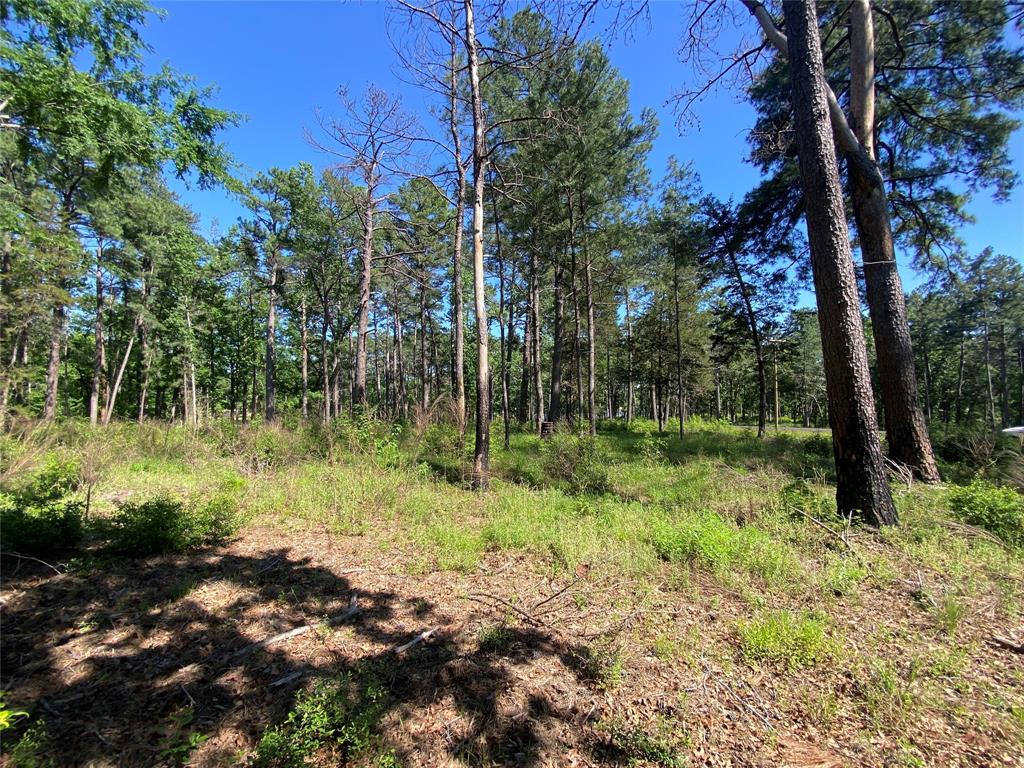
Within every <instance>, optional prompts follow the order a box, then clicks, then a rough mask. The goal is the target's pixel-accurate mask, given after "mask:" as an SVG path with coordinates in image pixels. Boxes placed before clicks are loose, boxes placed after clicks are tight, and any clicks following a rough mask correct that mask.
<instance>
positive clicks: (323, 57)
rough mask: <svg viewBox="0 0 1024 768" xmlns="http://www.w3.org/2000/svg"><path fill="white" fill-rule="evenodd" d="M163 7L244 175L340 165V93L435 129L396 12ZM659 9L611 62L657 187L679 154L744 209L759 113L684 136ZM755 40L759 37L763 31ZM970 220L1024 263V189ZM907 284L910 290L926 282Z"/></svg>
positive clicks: (156, 47)
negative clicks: (355, 94)
mask: <svg viewBox="0 0 1024 768" xmlns="http://www.w3.org/2000/svg"><path fill="white" fill-rule="evenodd" d="M162 7H163V8H164V10H165V12H166V16H165V18H164V19H163V20H162V21H160V20H158V19H155V18H154V19H153V20H152V21H151V22H150V25H149V27H148V29H147V30H146V33H145V38H146V40H147V42H148V43H149V44H150V45H151V46H152V48H153V55H152V59H153V62H154V63H161V62H165V61H166V62H169V63H170V64H171V65H172V66H173V67H174V68H175V69H177V70H178V71H180V72H185V73H189V74H191V75H193V76H195V77H196V79H197V80H198V82H199V83H200V84H216V85H217V86H218V88H219V92H218V94H217V96H216V99H215V104H216V105H217V106H220V107H223V108H225V109H231V110H234V111H236V112H240V113H243V114H244V115H246V116H247V120H246V121H245V122H243V123H242V124H241V125H240V126H238V127H237V128H234V129H232V130H230V131H228V132H227V133H226V134H225V135H224V137H223V138H224V140H225V142H226V144H227V146H228V148H229V149H230V151H231V152H232V154H233V155H234V157H235V158H236V160H237V161H238V162H239V163H240V164H241V166H242V168H243V172H244V173H248V174H252V173H255V172H256V171H259V170H263V169H266V168H270V167H272V166H281V167H287V166H291V165H295V164H296V163H299V162H301V161H309V162H312V163H313V164H314V165H316V166H317V167H324V166H325V165H327V164H329V162H330V159H329V158H328V157H327V156H325V155H323V154H321V153H319V152H318V151H317V150H316V149H314V148H313V147H312V146H310V145H309V144H308V143H307V142H306V140H305V138H304V134H303V131H304V129H310V128H313V127H314V126H315V123H314V116H313V115H314V110H315V109H317V108H320V109H323V110H324V111H325V112H328V113H330V112H331V111H332V110H333V111H335V112H337V96H336V92H337V88H338V86H339V85H341V84H348V85H349V86H350V87H351V88H352V89H353V90H354V91H359V90H361V89H362V87H363V86H364V85H365V84H366V83H368V82H373V83H375V84H377V85H379V86H381V87H383V88H385V89H387V90H392V91H398V92H400V93H401V94H402V96H403V99H404V102H405V106H406V109H407V110H409V111H411V112H413V113H415V114H417V115H419V116H420V119H421V122H422V123H423V124H424V125H430V127H431V128H432V127H433V126H432V124H431V118H430V116H429V115H428V114H427V113H426V107H427V101H426V97H425V96H424V95H423V94H422V93H421V92H420V91H418V90H417V89H416V88H414V87H413V86H410V85H408V84H406V83H404V82H402V81H401V79H400V77H399V72H398V66H399V65H398V59H397V56H396V55H395V53H394V51H393V50H392V47H391V43H390V41H389V39H388V36H387V34H386V29H387V23H388V18H389V13H393V12H391V11H389V9H388V6H387V5H386V4H385V3H384V2H345V3H340V2H326V1H324V2H254V1H249V2H207V1H200V2H168V3H165V4H163V6H162ZM650 7H651V15H650V21H651V23H650V24H649V25H648V24H641V25H640V26H638V27H637V28H636V30H635V31H634V34H633V35H632V36H631V37H630V38H629V39H617V40H615V41H614V42H613V43H612V45H611V47H610V57H611V60H612V63H613V64H614V65H615V66H616V67H617V68H618V69H619V71H620V72H621V73H622V74H623V75H624V76H625V77H626V78H627V79H628V80H629V81H630V83H631V87H632V90H631V100H632V103H633V107H634V109H635V111H636V112H639V110H640V109H641V108H643V107H651V108H653V109H654V110H655V111H656V112H657V114H658V117H659V121H660V131H659V135H658V138H657V140H656V141H655V144H654V150H653V152H652V153H651V156H650V161H649V162H650V165H651V171H652V176H653V178H655V179H657V178H658V177H659V176H660V175H661V173H662V171H663V169H664V168H665V161H666V159H667V158H668V156H669V155H672V154H675V155H677V156H678V157H680V158H681V159H682V160H684V161H691V162H692V163H693V164H694V166H695V167H696V169H697V171H698V172H699V173H700V175H701V179H702V181H703V183H704V186H705V187H706V188H707V189H708V190H709V191H711V192H713V193H715V194H716V195H719V196H722V197H728V196H730V195H732V196H735V197H736V198H739V197H741V196H742V195H743V193H744V192H746V191H747V190H748V189H750V188H751V187H752V186H754V184H755V183H756V182H757V178H758V175H757V172H756V170H755V169H754V168H753V167H751V166H749V165H747V164H745V163H744V162H743V158H744V157H745V156H746V144H745V140H744V136H745V132H746V130H747V129H748V128H749V127H750V126H751V125H752V123H753V111H752V110H751V109H750V108H749V107H748V106H746V105H745V104H743V103H742V97H741V95H740V94H738V93H735V92H730V91H728V90H724V89H723V90H720V91H718V92H716V93H714V94H713V95H712V96H710V97H709V98H707V99H706V100H705V101H704V102H703V103H702V104H701V105H700V107H699V110H698V112H699V115H700V123H699V126H697V127H693V128H690V129H688V130H687V132H686V133H684V134H683V135H680V133H679V131H678V130H677V128H676V116H675V114H674V112H673V108H672V106H671V105H670V104H669V103H668V102H669V100H670V98H671V97H672V95H673V93H675V92H676V91H678V90H679V88H680V87H681V86H682V85H683V84H685V83H687V82H688V81H690V80H692V79H693V78H694V75H693V73H692V71H691V69H690V67H689V65H686V64H683V63H682V62H681V61H680V58H679V54H678V51H679V47H680V41H681V39H682V32H683V26H684V23H685V15H686V14H685V10H686V9H685V7H684V6H683V5H681V4H678V3H675V2H657V1H655V2H652V3H651V6H650ZM604 13H605V16H603V17H602V16H600V15H599V16H598V18H597V20H596V22H595V23H594V24H593V25H592V26H591V27H590V33H591V34H596V33H598V32H599V31H600V30H601V29H603V28H604V25H605V23H606V22H607V12H604ZM392 20H393V17H392ZM745 31H746V32H747V33H750V34H752V33H753V32H754V30H753V28H752V27H751V28H749V29H747V30H745ZM727 42H728V41H724V42H723V46H724V45H726V44H727ZM725 52H727V51H723V53H725ZM1011 155H1012V157H1013V161H1014V167H1015V169H1016V171H1017V172H1018V173H1019V174H1021V175H1022V176H1024V135H1022V133H1021V132H1018V133H1017V134H1016V135H1015V136H1014V137H1013V140H1012V151H1011ZM176 189H178V191H179V192H180V194H181V197H182V199H183V201H184V202H185V203H186V204H188V205H189V206H190V207H191V208H193V210H195V211H196V213H198V214H199V216H200V217H201V221H202V226H203V228H204V231H205V232H207V233H209V232H210V231H211V228H213V230H212V231H214V232H218V231H219V232H223V231H224V230H226V229H227V227H228V226H230V225H231V224H232V223H233V222H234V221H235V220H236V218H237V217H238V216H239V215H240V213H241V209H240V206H239V205H238V203H237V201H235V200H233V199H232V198H231V197H230V196H229V195H227V194H226V193H225V192H223V191H221V190H210V191H201V190H197V189H187V188H185V187H183V186H181V185H176ZM970 211H971V213H972V214H974V216H975V217H976V218H977V220H978V221H977V224H975V225H973V226H971V227H970V228H968V229H967V230H966V231H965V232H964V233H963V235H964V237H965V239H966V240H967V243H968V245H969V247H970V249H971V251H972V252H977V251H980V250H981V249H982V248H984V247H985V246H988V245H991V246H993V247H994V248H995V249H996V250H997V251H999V252H1002V253H1006V254H1008V255H1011V256H1013V257H1014V258H1016V259H1018V260H1024V190H1022V189H1020V188H1018V189H1017V190H1016V191H1015V193H1014V195H1013V198H1012V200H1011V201H1010V202H1008V203H1003V204H995V203H993V202H992V201H991V200H990V199H988V198H987V197H982V196H979V197H978V198H977V199H976V200H975V201H974V202H973V204H972V205H971V207H970ZM906 277H907V278H910V279H908V280H907V283H908V284H911V285H912V284H913V283H914V282H915V280H913V278H912V277H911V276H910V275H909V274H907V275H906Z"/></svg>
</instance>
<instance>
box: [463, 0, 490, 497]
mask: <svg viewBox="0 0 1024 768" xmlns="http://www.w3.org/2000/svg"><path fill="white" fill-rule="evenodd" d="M473 3H474V0H465V9H466V47H467V48H468V54H469V57H468V58H469V84H470V94H471V97H472V102H473V304H474V309H475V311H476V441H475V445H474V447H473V476H472V485H473V487H474V488H477V489H480V490H486V488H487V486H488V483H489V480H490V478H489V461H490V450H491V428H490V427H491V408H490V369H489V361H488V341H489V338H488V337H489V336H490V326H489V324H488V322H487V301H486V295H485V292H484V288H485V286H484V279H485V275H484V174H485V172H486V170H487V148H486V146H485V144H484V133H485V128H484V105H483V96H482V94H481V92H480V62H479V51H478V49H477V40H476V25H475V22H474V20H473Z"/></svg>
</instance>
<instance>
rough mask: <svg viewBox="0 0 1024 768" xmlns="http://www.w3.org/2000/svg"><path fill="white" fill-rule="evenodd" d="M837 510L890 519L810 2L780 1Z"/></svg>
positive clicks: (871, 520)
mask: <svg viewBox="0 0 1024 768" xmlns="http://www.w3.org/2000/svg"><path fill="white" fill-rule="evenodd" d="M783 10H784V13H785V18H786V31H787V33H788V53H789V61H790V69H791V72H792V101H793V112H794V122H795V134H796V142H797V148H798V154H799V164H800V180H801V186H802V187H803V193H804V205H805V209H806V220H807V231H808V239H809V241H810V250H811V268H812V271H813V274H814V287H815V298H816V300H817V305H818V321H819V325H820V327H821V338H822V352H823V357H824V362H825V381H826V389H827V391H828V395H829V421H830V423H831V426H832V446H833V451H834V454H835V463H836V502H837V505H838V508H839V512H840V514H844V515H845V514H853V515H858V516H860V517H862V518H863V519H864V520H865V521H867V522H868V523H870V524H873V525H884V524H895V523H896V521H897V517H896V508H895V506H894V504H893V501H892V494H891V492H890V489H889V485H888V482H887V479H886V474H885V466H884V463H883V459H882V451H881V447H880V445H879V442H878V429H877V425H876V423H875V413H874V404H873V398H872V394H871V380H870V375H869V370H868V360H867V350H866V348H865V345H864V329H863V325H862V322H861V316H860V301H859V298H858V295H857V282H856V277H855V275H854V272H853V262H852V254H851V251H850V243H849V235H848V231H849V230H848V227H847V224H846V213H845V209H844V205H843V197H842V189H841V187H840V183H839V172H838V165H837V163H836V157H835V147H834V143H833V141H834V140H833V136H832V130H831V127H830V125H829V106H828V97H827V93H826V87H827V86H826V83H825V74H824V66H823V63H822V53H821V43H820V40H819V37H818V26H817V11H816V8H815V6H814V3H803V2H788V3H783Z"/></svg>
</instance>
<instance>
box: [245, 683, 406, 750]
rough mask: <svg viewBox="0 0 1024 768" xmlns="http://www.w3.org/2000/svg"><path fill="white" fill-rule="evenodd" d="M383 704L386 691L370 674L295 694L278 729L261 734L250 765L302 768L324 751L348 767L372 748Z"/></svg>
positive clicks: (385, 702) (385, 709)
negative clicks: (329, 752) (291, 705)
mask: <svg viewBox="0 0 1024 768" xmlns="http://www.w3.org/2000/svg"><path fill="white" fill-rule="evenodd" d="M388 703H389V695H388V690H387V688H386V687H385V686H384V685H383V684H381V683H380V682H379V681H378V680H377V679H376V678H375V677H374V676H373V675H370V674H364V675H362V676H356V675H355V674H353V673H345V674H343V675H341V676H340V677H339V678H338V679H336V680H331V681H326V682H321V683H318V684H317V685H316V687H315V688H313V690H311V691H309V692H308V693H300V694H299V696H298V697H297V699H296V701H295V708H294V709H293V710H292V711H291V712H290V713H289V714H288V717H287V718H286V719H285V721H284V722H283V723H282V724H281V725H278V726H276V727H274V728H271V729H270V730H268V731H267V732H266V733H264V734H263V737H262V738H261V739H260V742H259V745H258V746H257V748H256V759H255V761H254V765H255V766H259V767H260V768H293V766H294V768H301V766H304V765H307V764H308V763H309V762H311V761H312V759H313V758H314V756H315V755H317V754H318V753H319V752H321V750H324V749H328V750H330V751H332V752H334V753H335V756H336V757H337V758H340V759H341V762H344V763H346V764H347V761H348V760H351V759H354V758H358V757H360V756H363V755H365V754H366V752H367V751H368V750H370V748H371V747H372V746H373V744H374V742H375V741H376V734H377V726H378V722H379V721H380V719H381V717H382V716H383V715H384V713H385V712H386V711H387V707H388ZM378 764H379V761H378Z"/></svg>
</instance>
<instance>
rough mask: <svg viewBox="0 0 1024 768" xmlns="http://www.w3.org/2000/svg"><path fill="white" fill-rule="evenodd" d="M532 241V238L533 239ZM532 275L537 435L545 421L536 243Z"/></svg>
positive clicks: (534, 394) (533, 248)
mask: <svg viewBox="0 0 1024 768" xmlns="http://www.w3.org/2000/svg"><path fill="white" fill-rule="evenodd" d="M531 239H532V238H531ZM530 275H531V282H532V283H533V291H532V295H531V297H530V313H531V315H530V316H531V317H532V327H533V338H532V339H531V341H532V343H533V352H532V353H531V357H532V358H533V377H534V382H533V409H534V410H533V412H534V418H535V419H536V422H537V423H536V425H535V427H536V430H537V434H538V435H539V434H540V430H541V422H542V421H544V374H543V372H542V371H541V364H542V363H541V345H540V342H541V331H542V328H541V323H540V269H539V267H538V265H537V249H536V243H535V242H531V243H530Z"/></svg>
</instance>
